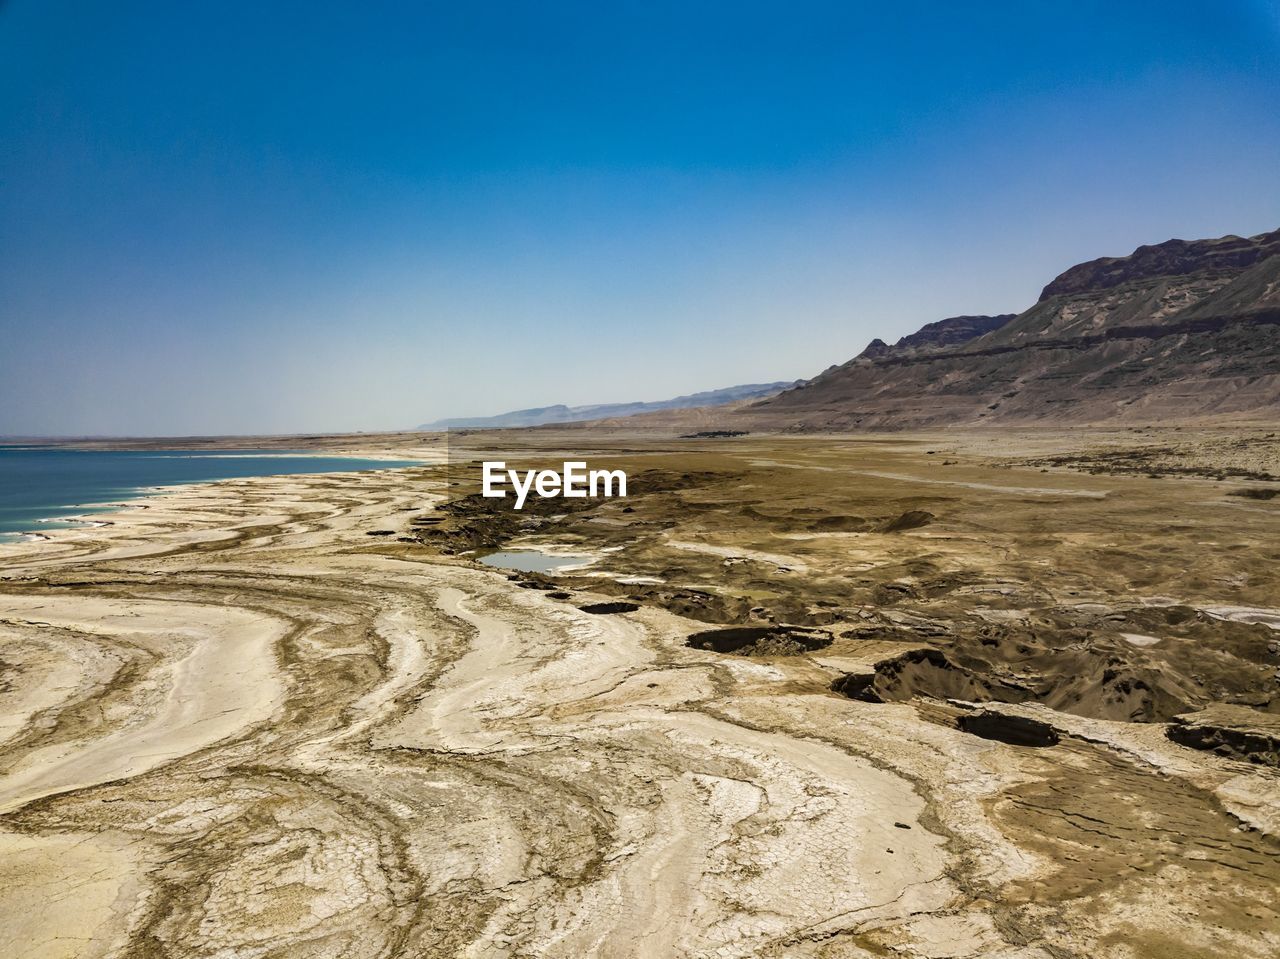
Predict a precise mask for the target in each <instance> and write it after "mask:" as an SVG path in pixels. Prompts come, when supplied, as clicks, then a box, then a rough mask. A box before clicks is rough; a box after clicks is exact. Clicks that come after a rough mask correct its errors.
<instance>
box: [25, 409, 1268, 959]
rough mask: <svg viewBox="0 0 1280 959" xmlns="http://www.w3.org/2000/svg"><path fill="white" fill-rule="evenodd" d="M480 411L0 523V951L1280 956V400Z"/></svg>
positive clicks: (237, 956)
mask: <svg viewBox="0 0 1280 959" xmlns="http://www.w3.org/2000/svg"><path fill="white" fill-rule="evenodd" d="M482 438H483V441H484V443H485V444H487V445H488V446H489V447H491V448H492V449H494V450H498V451H500V452H501V453H502V456H501V457H497V458H504V457H505V458H507V459H510V460H516V459H519V460H522V461H523V462H525V463H526V464H527V465H528V466H533V465H538V464H549V465H558V463H559V462H560V461H561V460H563V459H586V460H588V461H590V462H591V463H592V465H593V466H595V465H597V464H598V465H602V466H604V465H607V466H609V467H611V468H613V467H617V468H623V469H625V470H626V471H627V474H628V477H629V489H628V496H627V497H626V498H625V499H617V498H615V499H607V500H587V501H583V500H577V501H573V502H572V503H570V502H569V501H566V500H562V499H555V500H536V501H532V502H531V503H530V504H529V506H528V508H526V509H525V510H524V511H521V512H520V513H514V512H513V511H511V510H510V509H509V504H507V508H503V506H502V504H501V503H500V502H499V501H494V500H485V499H483V498H482V497H479V496H478V495H476V493H475V491H474V489H472V488H471V485H470V484H472V481H473V479H474V480H475V482H478V475H479V473H478V468H476V467H477V463H478V460H479V459H480V458H483V457H484V454H483V451H481V450H480V449H479V448H478V444H479V440H477V439H476V438H474V437H472V438H470V440H469V442H471V443H474V444H476V446H477V448H476V449H474V450H472V449H467V448H466V446H465V445H463V444H451V446H450V448H449V449H447V450H446V449H445V448H444V447H440V446H432V445H430V443H429V441H427V440H424V439H423V438H422V437H414V436H412V435H407V436H402V437H397V438H395V441H394V443H392V442H390V441H389V442H388V444H387V446H388V449H387V450H385V451H386V452H391V453H393V454H394V455H403V454H404V453H405V452H406V450H407V449H408V448H410V447H415V448H416V449H417V452H419V453H420V454H421V455H422V456H423V457H424V460H425V461H429V462H434V463H436V464H438V465H424V466H422V467H419V468H407V469H396V470H387V471H380V472H368V473H335V474H324V475H314V476H301V477H299V476H293V477H287V476H286V477H272V478H257V479H249V480H231V481H224V482H218V483H210V484H205V485H198V486H188V487H182V488H177V489H174V490H172V491H170V492H166V493H162V494H160V495H156V496H151V497H148V498H146V499H144V500H139V501H136V502H134V503H132V504H130V505H129V506H127V507H126V508H124V509H122V510H120V511H119V512H116V513H113V514H110V515H109V516H108V517H107V519H108V520H109V522H110V525H108V526H104V527H101V528H93V529H78V530H65V531H58V532H55V533H52V534H51V538H50V539H49V540H48V541H46V542H39V543H23V544H12V545H7V546H3V547H0V954H2V955H4V956H6V957H13V959H35V957H99V956H101V957H160V956H164V957H188V956H191V957H196V956H200V957H220V959H284V957H307V959H320V957H326V959H328V957H332V959H338V957H344V959H346V957H361V959H363V957H369V959H373V957H419V956H422V957H426V956H441V957H443V956H474V957H501V956H510V957H525V956H558V957H581V956H602V957H614V956H616V957H624V956H626V957H630V956H635V957H669V956H698V957H701V956H723V957H748V956H796V957H801V956H804V957H871V956H877V957H880V956H913V957H939V959H941V957H964V956H971V957H1008V959H1012V957H1020V959H1023V957H1025V959H1031V957H1036V959H1051V957H1052V959H1068V957H1080V959H1084V957H1098V956H1116V957H1150V959H1179V957H1186V959H1191V957H1223V959H1227V957H1230V959H1244V957H1256V959H1269V957H1273V956H1275V955H1277V954H1280V901H1278V899H1277V890H1278V889H1280V684H1278V683H1277V669H1278V668H1280V655H1278V652H1280V629H1278V627H1280V608H1277V607H1280V564H1278V563H1277V560H1278V559H1280V497H1276V498H1273V497H1274V493H1275V491H1276V490H1277V489H1280V482H1278V481H1277V479H1276V477H1277V475H1280V463H1278V462H1277V458H1278V454H1277V448H1278V444H1277V441H1276V438H1275V433H1274V432H1269V431H1267V430H1263V429H1259V430H1249V429H1238V430H1217V431H1214V430H1191V429H1188V430H1172V429H1170V430H1123V431H1121V430H1115V431H1102V430H1071V431H1065V430H1059V431H1048V430H1045V431H1011V430H1010V431H1003V432H1001V431H994V430H993V431H988V432H951V433H945V434H935V435H912V434H895V435H867V436H829V437H823V436H804V437H800V436H794V437H793V436H754V435H749V436H740V437H693V438H679V437H676V436H674V435H668V436H665V437H661V436H656V435H653V434H639V433H636V434H626V433H624V432H622V431H618V432H616V433H614V434H608V435H605V434H600V433H596V432H584V431H570V430H566V431H562V432H559V433H556V432H546V431H530V432H526V433H510V434H484V435H483V437H482ZM374 441H375V440H374V438H371V437H364V438H362V439H361V440H360V441H359V442H360V443H362V444H363V446H364V449H365V450H366V451H367V450H368V447H369V445H370V444H371V443H373V442H374ZM353 442H354V441H353ZM424 444H425V445H424ZM446 454H447V458H448V462H447V464H446V463H444V460H445V457H446ZM499 548H502V549H505V550H520V549H528V550H537V551H539V552H540V553H541V554H543V555H544V556H557V555H565V556H575V557H585V560H579V561H577V562H576V563H574V564H573V565H569V566H566V567H564V568H561V569H559V570H557V571H553V572H550V573H528V574H524V573H516V572H511V571H508V570H503V569H495V568H491V567H488V566H486V565H483V564H482V563H480V562H478V561H477V558H478V557H479V556H481V555H482V554H484V553H485V552H486V551H489V550H494V549H499Z"/></svg>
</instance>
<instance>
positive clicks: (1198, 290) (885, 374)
mask: <svg viewBox="0 0 1280 959" xmlns="http://www.w3.org/2000/svg"><path fill="white" fill-rule="evenodd" d="M906 339H910V338H906ZM881 346H882V347H883V348H882V349H871V350H869V351H867V352H864V353H863V354H862V355H860V356H858V357H856V358H855V359H853V360H850V361H849V362H848V363H845V364H844V365H843V366H839V367H833V368H832V369H830V370H827V371H826V372H825V373H823V374H822V375H821V376H818V377H816V378H815V379H813V380H812V381H810V383H809V384H808V385H806V386H803V387H801V388H799V389H794V390H788V391H786V392H784V393H781V394H779V395H778V396H776V397H773V398H772V399H769V400H765V401H763V402H760V403H756V404H752V405H750V406H748V407H746V408H744V409H742V410H740V411H738V412H737V413H736V414H735V417H736V418H741V419H742V420H743V421H744V422H746V421H748V420H750V421H751V423H752V425H755V426H757V427H785V428H794V429H803V430H824V429H855V428H874V429H903V428H914V427H923V426H935V425H942V424H953V423H954V424H977V423H982V424H987V423H1008V424H1037V423H1043V424H1046V425H1048V424H1057V423H1103V422H1152V421H1159V422H1167V421H1169V420H1178V421H1189V422H1190V421H1228V420H1230V421H1238V420H1274V419H1280V230H1277V231H1275V232H1273V233H1265V234H1261V235H1259V236H1255V237H1250V238H1242V237H1236V236H1228V237H1223V238H1221V239H1216V240H1197V241H1193V242H1187V241H1183V240H1170V241H1169V242H1167V243H1162V244H1159V245H1158V246H1144V247H1140V248H1139V249H1138V250H1136V251H1135V252H1134V253H1133V254H1131V255H1130V256H1127V257H1114V258H1104V259H1100V260H1093V261H1091V262H1089V263H1083V264H1080V265H1079V266H1075V267H1072V268H1071V269H1069V270H1067V271H1066V272H1065V273H1063V274H1062V275H1061V276H1059V277H1058V278H1057V279H1055V280H1054V281H1053V282H1052V283H1050V284H1049V285H1048V286H1047V287H1045V290H1044V293H1043V294H1042V295H1041V297H1040V300H1039V302H1037V303H1036V305H1035V306H1033V307H1032V308H1031V309H1029V310H1027V311H1026V312H1024V313H1022V314H1019V315H1018V316H1017V317H1015V318H1013V319H1012V320H1010V321H1008V322H1006V323H1002V324H999V325H997V326H995V328H994V329H991V330H990V331H989V332H986V333H984V334H982V335H980V336H978V337H976V338H974V339H971V340H969V341H968V342H964V343H962V344H961V345H959V346H954V347H951V346H943V347H942V348H939V349H930V350H924V351H912V350H907V351H902V350H899V349H898V348H897V347H884V346H883V344H881Z"/></svg>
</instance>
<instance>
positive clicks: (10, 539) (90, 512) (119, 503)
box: [0, 445, 441, 547]
mask: <svg viewBox="0 0 1280 959" xmlns="http://www.w3.org/2000/svg"><path fill="white" fill-rule="evenodd" d="M64 448H65V447H44V446H35V445H31V446H24V447H22V450H24V451H26V450H32V451H41V450H46V449H64ZM75 451H76V452H83V453H89V454H91V453H96V452H104V453H105V452H126V450H115V449H111V450H108V449H83V450H75ZM152 452H156V453H160V452H169V451H164V450H155V451H152ZM172 452H175V453H188V454H190V456H189V457H186V458H191V459H253V458H256V457H257V456H259V455H263V456H265V457H269V458H271V459H351V460H358V461H372V462H379V461H386V462H395V463H399V464H400V465H398V466H389V467H374V468H366V469H362V470H333V471H330V472H332V473H348V472H367V471H370V470H373V469H376V470H381V469H413V468H416V467H417V466H419V465H421V466H430V465H435V464H437V463H439V462H441V460H440V459H439V453H438V451H435V450H430V449H426V450H419V451H411V450H404V451H400V452H393V451H390V450H385V449H364V450H351V451H343V452H338V451H320V450H305V449H300V450H293V451H275V450H266V451H261V452H250V451H249V450H247V449H246V450H243V451H236V450H223V451H219V450H213V449H210V450H208V451H203V450H173V451H172ZM406 459H413V460H417V461H418V462H415V463H406V462H405V460H406ZM259 475H260V476H298V475H311V476H318V475H328V474H326V473H289V472H281V473H264V474H259ZM253 478H256V477H254V476H246V477H234V476H233V477H216V478H212V479H192V480H187V481H184V482H178V483H168V484H159V485H140V486H135V487H133V488H130V489H124V490H114V489H113V490H112V491H111V493H112V496H111V498H110V499H107V500H104V501H102V502H99V503H95V502H75V503H66V504H49V505H48V506H47V507H42V508H48V509H50V510H63V509H66V510H77V511H83V512H76V513H71V514H67V515H58V514H57V513H53V514H51V515H48V516H41V517H38V518H35V519H32V520H29V521H27V522H30V523H31V524H55V523H56V524H63V523H66V524H68V525H66V526H61V525H59V526H50V527H46V528H44V529H25V528H22V529H12V530H3V529H0V547H2V546H5V545H12V544H14V543H22V542H28V541H37V540H49V541H54V540H56V539H57V537H52V536H50V535H49V534H51V533H55V532H62V531H66V530H81V529H91V528H95V527H100V526H106V525H111V522H110V521H100V520H95V519H92V518H91V517H96V516H103V515H114V514H116V513H118V512H120V511H121V510H125V509H128V508H131V507H132V506H134V505H136V504H137V503H138V502H140V501H143V500H147V499H151V498H154V497H156V496H159V495H163V494H165V493H169V492H173V491H176V490H180V489H182V488H184V487H188V486H198V485H205V484H210V483H222V482H227V481H229V480H236V479H253Z"/></svg>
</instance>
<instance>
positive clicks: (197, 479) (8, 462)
mask: <svg viewBox="0 0 1280 959" xmlns="http://www.w3.org/2000/svg"><path fill="white" fill-rule="evenodd" d="M419 465H421V464H420V463H417V462H414V461H410V460H371V459H358V458H353V457H345V456H313V455H311V454H309V453H303V452H302V451H291V450H145V451H116V450H110V451H100V450H73V449H64V448H59V447H39V446H0V542H2V541H5V540H14V539H20V538H21V537H22V535H23V534H24V533H39V532H41V531H43V530H48V529H56V528H59V527H62V528H66V527H69V526H80V525H84V523H85V520H77V519H73V518H72V517H79V516H82V515H85V514H91V513H98V512H103V511H106V510H109V509H111V508H112V506H113V505H115V504H118V503H119V502H120V501H121V500H125V499H132V498H135V497H137V496H141V495H143V494H144V493H145V492H147V491H148V490H150V489H151V488H152V487H156V486H175V485H179V484H183V483H202V482H208V481H210V480H220V479H235V478H239V477H246V476H279V475H283V474H294V473H339V472H349V471H351V470H373V469H393V468H397V467H403V466H419Z"/></svg>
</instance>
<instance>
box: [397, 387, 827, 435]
mask: <svg viewBox="0 0 1280 959" xmlns="http://www.w3.org/2000/svg"><path fill="white" fill-rule="evenodd" d="M805 382H806V381H805V380H783V381H779V382H776V383H744V384H740V385H737V386H727V387H724V388H722V389H717V390H704V391H702V392H700V393H689V394H685V395H683V396H676V397H672V398H671V399H669V400H656V401H651V402H644V401H639V402H634V403H598V404H592V405H587V406H566V405H564V404H555V405H552V406H535V407H530V408H529V409H523V410H510V411H508V412H506V413H498V414H496V415H494V416H464V417H450V418H446V419H440V420H435V421H433V422H430V423H423V424H422V425H420V426H418V427H415V428H416V429H419V430H442V429H502V428H512V427H522V426H545V425H549V424H553V423H578V422H584V421H587V420H596V419H604V418H613V419H622V418H627V417H631V416H637V415H641V414H644V413H655V412H660V411H663V410H679V409H689V408H693V407H716V406H723V405H727V404H730V403H740V402H742V401H745V400H755V399H760V398H762V397H766V396H771V395H773V394H774V393H779V392H781V391H783V390H786V389H791V388H794V387H796V386H799V385H800V384H803V383H805Z"/></svg>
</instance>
